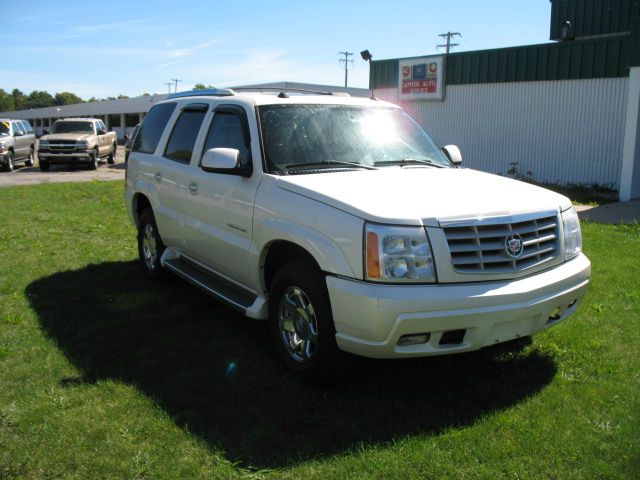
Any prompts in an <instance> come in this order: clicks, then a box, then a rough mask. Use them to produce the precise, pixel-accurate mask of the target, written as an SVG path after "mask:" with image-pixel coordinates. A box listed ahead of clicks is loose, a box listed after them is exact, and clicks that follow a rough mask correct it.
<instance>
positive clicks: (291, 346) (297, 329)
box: [278, 286, 318, 362]
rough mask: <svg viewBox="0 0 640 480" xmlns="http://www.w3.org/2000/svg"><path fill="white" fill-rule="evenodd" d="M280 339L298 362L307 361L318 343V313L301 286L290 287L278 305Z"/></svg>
mask: <svg viewBox="0 0 640 480" xmlns="http://www.w3.org/2000/svg"><path fill="white" fill-rule="evenodd" d="M278 326H279V329H280V339H281V340H282V343H283V344H284V347H285V349H286V350H287V352H288V353H289V355H290V356H291V358H293V359H294V360H295V361H296V362H306V361H308V360H309V359H310V358H311V357H312V356H313V355H314V353H315V351H316V347H317V344H318V323H317V319H316V313H315V310H314V308H313V305H312V303H311V301H310V300H309V297H308V296H307V294H306V293H305V292H304V291H303V290H302V289H301V288H299V287H296V286H290V287H288V288H287V289H286V290H285V291H284V292H283V293H282V296H281V297H280V304H279V306H278Z"/></svg>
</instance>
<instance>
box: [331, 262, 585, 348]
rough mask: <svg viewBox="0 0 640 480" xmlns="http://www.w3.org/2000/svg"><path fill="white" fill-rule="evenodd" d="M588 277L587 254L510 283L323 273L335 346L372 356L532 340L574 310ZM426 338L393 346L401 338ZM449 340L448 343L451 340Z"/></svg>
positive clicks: (583, 292) (582, 293) (478, 346)
mask: <svg viewBox="0 0 640 480" xmlns="http://www.w3.org/2000/svg"><path fill="white" fill-rule="evenodd" d="M590 275H591V263H590V262H589V260H588V259H587V257H586V256H584V255H583V254H580V255H579V256H578V257H576V258H574V259H572V260H570V261H568V262H565V263H563V264H561V265H559V266H557V267H554V268H552V269H550V270H547V271H544V272H540V273H537V274H535V275H531V276H529V277H524V278H520V279H516V280H513V281H497V282H482V283H469V284H436V285H376V284H371V283H366V282H361V281H354V280H350V279H346V278H342V277H334V276H327V287H328V290H329V297H330V300H331V308H332V311H333V319H334V323H335V326H336V332H337V333H336V341H337V343H338V346H339V347H340V348H341V349H342V350H345V351H347V352H351V353H354V354H357V355H362V356H365V357H372V358H402V357H420V356H428V355H443V354H449V353H459V352H467V351H472V350H478V349H480V348H482V347H485V346H488V345H493V344H496V343H501V342H505V341H508V340H513V339H515V338H518V337H523V336H527V335H533V334H535V333H537V332H539V331H541V330H544V329H545V328H548V327H550V326H552V325H555V324H557V323H559V322H561V321H562V320H564V319H565V318H567V317H568V316H569V315H571V314H572V313H574V312H575V310H576V308H577V307H578V305H579V304H580V303H581V300H582V298H583V297H584V295H585V293H586V290H587V286H588V284H589V278H590ZM420 334H428V341H427V342H426V343H420V344H415V345H406V346H400V345H398V341H399V340H400V338H401V337H402V336H404V335H420ZM452 339H453V340H452Z"/></svg>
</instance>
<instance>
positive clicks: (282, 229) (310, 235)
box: [256, 219, 357, 278]
mask: <svg viewBox="0 0 640 480" xmlns="http://www.w3.org/2000/svg"><path fill="white" fill-rule="evenodd" d="M256 230H257V231H256V238H259V239H260V243H256V248H257V250H258V252H260V264H261V265H264V261H265V257H266V255H267V252H268V248H269V245H271V244H273V243H274V242H277V241H286V242H290V243H293V244H295V245H297V246H299V247H301V248H303V249H304V250H306V251H307V252H309V254H310V255H311V256H312V257H313V258H314V259H315V261H316V262H317V263H318V265H319V266H320V269H321V270H322V271H324V272H328V273H332V274H334V275H342V276H346V277H352V278H357V276H356V274H355V272H354V271H353V269H352V267H351V265H350V264H349V261H348V260H347V257H346V255H345V254H344V252H343V251H342V249H341V248H340V246H339V245H338V244H337V243H336V242H335V241H333V240H332V239H331V238H329V237H327V236H326V235H324V234H323V233H321V232H319V231H317V230H315V229H313V228H310V227H307V226H305V225H300V224H298V223H294V222H291V221H288V220H284V219H268V220H265V221H264V222H262V223H261V224H260V225H259V226H257V227H256Z"/></svg>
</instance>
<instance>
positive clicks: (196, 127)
mask: <svg viewBox="0 0 640 480" xmlns="http://www.w3.org/2000/svg"><path fill="white" fill-rule="evenodd" d="M206 113H207V112H206V111H203V110H198V111H191V110H185V111H184V112H182V114H181V115H180V118H178V121H177V122H176V124H175V126H174V127H173V132H171V137H170V138H169V142H168V143H167V148H166V150H165V152H164V156H165V157H166V158H168V159H170V160H176V161H178V162H182V163H189V162H190V161H191V154H192V153H193V146H194V145H195V143H196V137H197V136H198V132H199V131H200V126H201V125H202V121H203V120H204V116H205V114H206ZM143 126H144V125H143Z"/></svg>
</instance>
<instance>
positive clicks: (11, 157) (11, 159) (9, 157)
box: [4, 150, 15, 172]
mask: <svg viewBox="0 0 640 480" xmlns="http://www.w3.org/2000/svg"><path fill="white" fill-rule="evenodd" d="M14 160H15V156H14V154H13V152H12V151H11V150H9V153H8V154H7V164H6V165H5V166H4V169H5V170H6V171H7V172H13V168H14V164H13V162H14Z"/></svg>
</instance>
